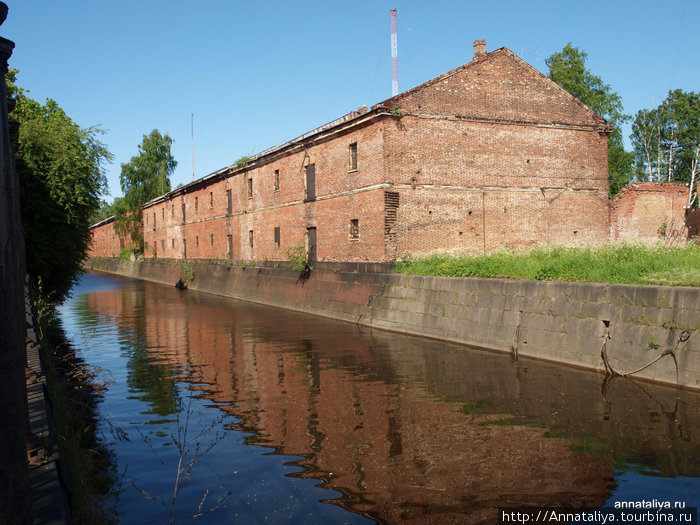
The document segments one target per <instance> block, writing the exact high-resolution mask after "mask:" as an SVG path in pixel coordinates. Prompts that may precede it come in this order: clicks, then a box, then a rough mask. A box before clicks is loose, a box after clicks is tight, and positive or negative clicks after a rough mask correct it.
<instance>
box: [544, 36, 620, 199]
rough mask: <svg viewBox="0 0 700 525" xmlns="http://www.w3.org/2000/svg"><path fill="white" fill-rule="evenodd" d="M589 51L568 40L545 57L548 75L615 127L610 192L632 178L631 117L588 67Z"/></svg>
mask: <svg viewBox="0 0 700 525" xmlns="http://www.w3.org/2000/svg"><path fill="white" fill-rule="evenodd" d="M586 58H588V53H586V52H585V51H580V50H579V49H578V48H577V47H575V46H573V45H571V43H568V44H567V45H566V46H564V49H563V50H562V51H560V52H558V53H554V54H552V55H551V56H550V57H549V58H547V59H546V60H545V63H546V64H547V66H548V67H549V78H551V79H552V80H553V81H554V82H556V83H557V84H559V85H560V86H561V87H563V88H564V89H566V90H567V91H568V92H569V93H571V94H572V95H573V96H575V97H576V98H578V99H579V100H580V101H581V102H583V103H584V104H586V105H587V106H588V107H590V108H591V109H592V110H593V111H595V112H596V113H598V115H600V116H601V117H603V118H604V119H605V120H607V121H608V123H609V124H610V125H611V126H612V128H613V130H612V133H611V134H610V137H609V139H608V177H609V182H610V196H611V197H612V196H613V195H615V194H616V193H617V192H619V191H620V190H621V189H622V187H623V186H624V185H625V184H627V183H628V182H629V181H630V180H632V178H633V176H634V170H633V168H632V159H633V154H632V153H630V152H627V151H625V147H624V145H623V142H622V133H621V131H620V127H621V125H622V124H623V123H624V122H626V121H627V120H629V119H630V116H629V115H625V114H624V113H623V108H622V99H621V98H620V96H619V95H618V94H617V93H615V92H614V91H612V89H611V87H610V86H609V85H608V84H605V83H604V82H603V81H602V79H601V78H600V77H598V76H596V75H594V74H593V73H591V72H590V71H589V70H588V68H586Z"/></svg>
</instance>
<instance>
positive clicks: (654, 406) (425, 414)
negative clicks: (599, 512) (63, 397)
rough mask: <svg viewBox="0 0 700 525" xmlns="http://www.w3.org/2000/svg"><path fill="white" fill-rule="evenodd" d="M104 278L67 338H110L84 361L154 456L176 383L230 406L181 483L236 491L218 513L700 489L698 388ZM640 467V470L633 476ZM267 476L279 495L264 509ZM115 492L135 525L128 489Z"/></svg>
mask: <svg viewBox="0 0 700 525" xmlns="http://www.w3.org/2000/svg"><path fill="white" fill-rule="evenodd" d="M104 279H107V278H106V277H104V276H98V275H88V276H85V278H84V279H83V281H82V283H81V285H80V286H79V287H78V289H77V290H76V293H75V296H74V298H73V300H72V303H71V304H70V305H68V306H67V308H66V309H65V310H66V311H65V314H64V315H65V316H67V317H69V318H73V319H75V323H76V324H77V327H76V330H75V333H84V332H85V330H90V329H91V330H98V329H99V330H100V331H105V332H108V333H111V334H112V335H113V336H114V334H116V336H114V340H113V342H112V343H110V342H106V343H98V338H97V337H93V338H91V341H92V342H93V346H94V347H95V349H93V351H92V353H90V352H87V353H86V355H85V358H86V359H87V360H88V361H91V360H93V359H94V360H96V361H98V362H101V363H102V365H101V366H105V367H106V368H110V370H112V373H113V374H114V375H115V378H116V379H115V382H116V383H117V385H119V384H123V386H122V387H120V388H118V387H117V385H115V387H113V388H112V389H111V392H110V394H109V395H112V396H113V401H112V402H111V404H109V407H108V408H109V410H111V411H112V414H111V417H113V418H114V419H115V421H120V422H124V423H123V426H124V428H126V429H127V431H129V432H132V433H133V429H134V428H136V427H138V428H144V427H145V426H146V425H147V426H149V427H154V428H153V429H152V430H151V432H153V436H156V437H163V443H162V447H163V450H165V448H167V445H168V443H169V442H168V439H167V436H168V435H169V433H171V432H172V416H173V414H174V413H175V412H176V411H177V407H178V406H181V405H182V403H181V401H180V399H181V397H182V396H183V395H186V391H187V390H186V389H189V390H190V391H194V392H196V395H197V398H198V399H199V401H200V406H201V411H200V412H199V413H198V414H197V417H200V418H215V417H217V414H225V415H227V418H224V419H223V421H222V423H221V426H222V427H223V428H227V429H229V430H232V431H234V432H231V433H230V434H229V437H228V440H225V441H222V442H221V443H219V444H217V448H216V449H214V452H212V456H210V457H211V458H212V459H210V460H208V461H206V462H205V461H204V460H202V462H201V463H202V468H201V471H206V475H204V474H202V475H201V476H193V478H192V480H191V481H190V483H191V485H193V486H194V489H197V490H199V493H201V492H202V491H204V490H207V491H208V490H209V488H210V487H219V489H220V492H221V491H227V490H228V491H230V492H232V493H233V496H232V498H231V499H230V500H228V501H227V502H226V504H225V505H222V507H221V508H219V509H217V512H216V513H212V514H211V517H212V519H222V518H223V517H225V518H229V519H231V518H232V517H234V518H236V519H239V518H241V517H242V516H247V517H249V518H250V517H251V516H253V517H254V518H255V517H257V518H260V516H259V515H255V513H256V512H267V514H265V517H266V518H268V521H278V522H285V521H286V520H288V519H290V516H293V517H294V519H295V520H297V521H300V522H308V523H313V522H315V521H317V519H318V518H319V516H322V515H323V516H324V519H326V520H327V519H332V520H335V521H337V520H339V519H340V520H341V521H343V520H346V521H347V520H348V519H350V520H352V519H355V518H348V517H347V516H343V517H342V518H339V517H338V516H334V517H333V518H328V516H327V515H324V514H323V513H327V512H331V511H329V510H327V509H328V508H330V507H333V506H327V505H326V506H323V505H322V504H321V503H319V501H327V502H331V503H334V504H335V508H338V509H339V510H340V508H344V509H347V510H350V511H352V512H354V513H357V514H359V515H361V516H365V517H369V518H371V519H373V520H376V521H379V522H389V523H393V522H398V521H411V522H425V521H431V520H438V521H441V522H445V521H450V522H462V523H480V522H482V521H483V520H490V519H493V518H494V517H495V513H496V509H498V508H499V507H517V506H553V507H578V508H581V507H598V506H601V505H603V504H605V503H606V501H610V498H611V495H614V494H616V493H617V494H618V496H622V497H624V494H626V493H628V492H629V493H634V494H637V495H638V494H647V497H648V498H649V499H651V498H652V497H654V494H655V492H654V491H656V490H658V487H659V483H664V481H663V480H664V479H666V478H678V479H687V481H684V482H683V483H685V485H684V486H685V487H686V488H688V487H690V489H689V490H688V492H689V493H692V491H693V490H694V491H695V493H696V494H697V492H698V491H697V490H695V489H697V488H698V487H700V483H698V480H697V479H696V478H697V477H698V476H700V446H699V445H700V443H699V441H700V436H698V433H697V428H700V395H698V394H697V393H692V392H687V391H681V390H676V389H672V388H666V387H663V386H659V385H653V384H649V383H639V382H635V381H633V380H628V379H622V378H617V379H614V380H611V381H607V380H605V378H604V377H603V376H601V375H599V374H595V373H592V372H588V371H583V370H577V369H573V368H568V367H561V366H558V365H554V364H548V363H543V362H538V361H533V360H526V359H520V360H518V361H513V360H512V359H511V357H510V356H508V355H503V354H495V353H490V352H485V351H479V350H475V349H468V348H465V347H462V346H458V345H452V344H448V343H443V342H437V341H430V340H425V339H420V338H413V337H406V336H400V335H396V334H390V333H385V332H380V331H375V330H368V329H362V328H359V327H357V326H354V325H351V324H347V323H339V322H335V321H331V320H326V319H321V318H316V317H310V316H304V315H300V314H297V313H294V312H288V311H284V310H279V309H274V308H266V307H261V306H257V305H253V304H249V303H242V302H236V301H232V300H228V299H225V298H219V297H215V296H210V295H205V294H199V293H196V292H192V291H186V292H179V291H177V290H175V289H174V288H169V287H164V286H159V285H155V284H152V283H144V282H138V281H129V282H126V283H125V282H123V281H118V280H114V279H110V283H105V282H104ZM83 286H84V287H85V289H84V290H85V291H84V292H83V291H82V290H81V287H83ZM107 325H110V326H112V327H116V328H113V329H112V330H111V331H110V330H107V329H106V328H105V327H106V326H107ZM102 344H104V345H106V346H105V347H104V348H103V349H102V350H100V348H101V347H100V345H102ZM592 344H596V343H595V342H593V343H592ZM110 345H111V346H110ZM115 345H116V347H117V348H114V346H115ZM115 356H116V357H115ZM119 367H123V368H124V372H123V374H122V375H123V382H122V383H120V379H119V378H120V373H119V372H117V370H118V369H119ZM183 388H184V389H185V390H183ZM183 392H185V393H183ZM208 413H211V415H207V414H208ZM135 414H138V415H135ZM164 417H165V418H166V419H163V418H164ZM168 418H169V419H168ZM139 425H140V426H139ZM159 425H165V426H164V427H163V428H162V429H157V428H156V427H158V426H159ZM168 425H170V426H168ZM201 426H202V427H206V426H207V423H206V421H204V422H202V423H201ZM236 440H238V441H236ZM133 441H134V440H132V448H131V449H129V447H128V446H126V445H124V446H120V445H118V444H116V443H115V444H114V446H115V447H116V448H117V456H119V458H120V461H122V462H124V463H129V465H130V466H129V469H132V466H131V465H133V464H134V462H145V459H144V457H143V456H142V455H139V454H144V453H145V454H146V455H150V456H151V457H152V456H153V454H152V453H149V451H148V450H145V452H144V450H142V451H141V452H137V451H134V450H133ZM236 443H239V444H242V445H243V447H244V448H243V449H241V448H240V447H238V448H237V445H236ZM171 444H172V443H171ZM250 445H258V446H262V447H266V448H267V450H268V451H269V450H271V453H270V452H268V453H265V454H263V455H260V454H259V453H258V452H255V450H256V447H250ZM171 448H172V447H171ZM142 449H143V447H142ZM151 452H152V451H151ZM243 456H245V457H248V458H249V459H247V460H243V459H241V458H242V457H243ZM274 458H279V460H278V461H277V464H276V466H274V465H272V464H271V463H268V462H269V461H270V460H274ZM241 461H243V463H240V462H241ZM280 464H281V465H280ZM236 465H237V466H236ZM266 469H267V470H266ZM275 469H276V470H275ZM149 470H150V471H152V475H153V476H154V478H158V479H153V480H149V478H148V475H149ZM273 470H274V472H275V473H274V475H271V472H272V471H273ZM635 470H636V471H639V472H641V473H642V474H644V475H639V476H636V477H634V480H633V481H629V480H630V479H632V478H630V477H629V473H630V472H634V471H635ZM153 472H155V471H153V468H152V467H146V466H145V463H144V465H143V468H142V469H141V470H140V471H137V472H136V475H138V478H139V482H140V483H149V482H152V483H154V485H155V486H157V485H158V484H159V483H160V484H161V485H163V487H160V488H162V489H163V490H167V486H168V485H167V483H166V482H163V479H162V478H163V475H162V473H160V474H153ZM234 472H235V474H234ZM616 473H617V474H616ZM637 473H638V472H635V474H637ZM646 474H653V476H654V477H650V476H648V475H646ZM256 476H257V477H256ZM614 479H617V480H618V481H619V480H622V481H623V482H624V487H623V491H622V492H620V491H621V490H622V489H620V488H618V489H617V491H616V489H615V481H614ZM260 480H264V483H263V482H262V481H260ZM319 480H320V486H321V487H322V488H323V489H332V490H333V491H335V492H330V491H328V490H325V491H324V490H322V489H315V488H309V486H308V485H303V486H304V487H305V488H304V489H303V490H302V491H301V492H303V494H301V495H300V492H299V489H298V487H299V486H302V485H298V484H299V483H302V484H303V483H304V482H305V481H311V482H312V483H314V484H319ZM295 483H296V484H297V485H295ZM262 484H264V485H265V486H266V487H268V490H269V493H270V494H274V496H272V495H271V496H270V498H273V497H274V498H277V499H280V498H282V499H284V497H283V496H281V495H285V494H289V495H290V496H289V499H290V504H289V505H286V506H284V507H283V508H282V507H280V508H279V509H276V508H275V509H274V510H270V506H274V505H273V503H272V500H270V501H267V502H263V501H260V500H263V499H264V493H265V490H263V489H260V488H259V487H260V486H261V485H262ZM632 485H634V487H633V489H634V490H632V491H630V490H629V489H630V487H631V486H632ZM251 486H254V487H258V488H256V489H255V490H256V491H257V492H255V494H256V495H257V499H256V498H254V497H253V496H251V490H253V489H250V487H251ZM644 486H647V487H648V490H647V492H648V493H645V488H644ZM157 490H158V488H154V489H153V491H154V492H155V491H157ZM212 490H213V489H212ZM319 491H320V492H319ZM193 492H195V490H193ZM214 492H216V491H215V490H214ZM613 497H614V496H613ZM122 500H123V501H122V504H121V507H120V508H121V512H122V516H123V521H125V522H128V516H130V515H131V513H133V512H134V509H135V508H138V504H139V497H138V496H137V497H132V498H131V499H129V498H128V497H126V495H125V497H123V498H122ZM196 501H197V498H194V499H192V500H191V501H190V502H189V504H190V505H196ZM140 503H141V504H142V503H143V501H142V499H141V501H140ZM256 505H261V506H262V507H265V506H267V507H269V508H268V509H267V510H265V511H259V510H255V509H257V507H256ZM319 505H321V506H319ZM324 509H325V510H324ZM246 513H247V514H246ZM251 513H252V514H251ZM348 516H352V514H348ZM361 516H356V518H357V519H359V518H360V517H361ZM140 518H142V519H143V518H144V515H143V514H140ZM156 519H159V518H156Z"/></svg>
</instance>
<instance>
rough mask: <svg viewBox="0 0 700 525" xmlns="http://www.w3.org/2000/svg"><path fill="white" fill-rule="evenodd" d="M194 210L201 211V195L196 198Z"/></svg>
mask: <svg viewBox="0 0 700 525" xmlns="http://www.w3.org/2000/svg"><path fill="white" fill-rule="evenodd" d="M194 211H195V212H197V211H199V197H195V198H194Z"/></svg>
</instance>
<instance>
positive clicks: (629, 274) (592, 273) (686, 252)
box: [394, 243, 700, 286]
mask: <svg viewBox="0 0 700 525" xmlns="http://www.w3.org/2000/svg"><path fill="white" fill-rule="evenodd" d="M394 272H395V273H407V274H418V275H439V276H445V277H482V278H486V277H503V278H510V279H527V280H538V281H570V282H583V281H585V282H599V283H613V284H661V285H667V286H700V245H699V244H697V243H687V244H683V245H677V246H666V245H664V244H663V243H657V244H653V245H646V244H632V243H617V244H608V245H604V246H600V247H595V248H592V247H586V248H576V247H566V246H553V247H543V248H536V249H534V250H531V251H516V250H502V251H499V252H495V253H492V254H484V255H454V254H435V255H430V256H427V257H416V258H411V259H410V260H406V261H403V262H399V263H397V264H396V267H395V269H394Z"/></svg>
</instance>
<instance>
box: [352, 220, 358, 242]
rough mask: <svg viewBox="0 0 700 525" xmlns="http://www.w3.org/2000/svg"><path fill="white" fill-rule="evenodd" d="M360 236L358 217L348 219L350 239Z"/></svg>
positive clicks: (353, 239)
mask: <svg viewBox="0 0 700 525" xmlns="http://www.w3.org/2000/svg"><path fill="white" fill-rule="evenodd" d="M359 238H360V221H359V220H358V219H351V220H350V240H351V241H356V240H357V239H359Z"/></svg>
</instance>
